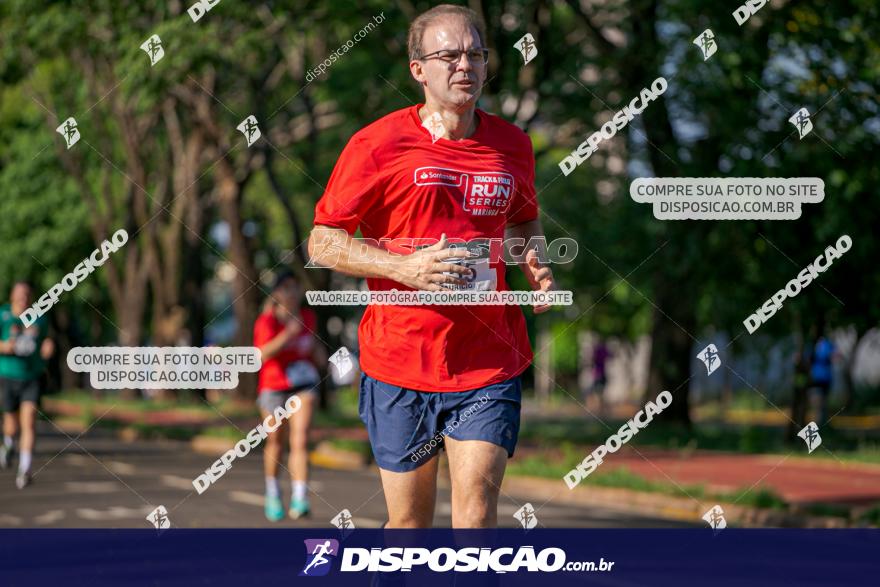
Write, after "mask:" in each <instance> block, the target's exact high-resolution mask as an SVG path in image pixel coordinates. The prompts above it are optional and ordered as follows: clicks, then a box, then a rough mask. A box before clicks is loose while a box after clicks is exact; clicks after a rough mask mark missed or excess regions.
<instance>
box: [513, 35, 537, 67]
mask: <svg viewBox="0 0 880 587" xmlns="http://www.w3.org/2000/svg"><path fill="white" fill-rule="evenodd" d="M513 47H514V49H518V50H519V52H520V53H522V56H523V59H524V60H525V63H523V65H528V64H529V62H530V61H531V60H532V59H534V58H535V57H537V56H538V45H537V44H536V43H535V37H533V36H532V34H531V33H526V34H525V35H523V37H522V38H521V39H520V40H519V41H517V42H516V43H514V44H513ZM532 51H534V53H532Z"/></svg>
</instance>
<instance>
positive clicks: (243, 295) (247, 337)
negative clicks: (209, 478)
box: [216, 159, 261, 399]
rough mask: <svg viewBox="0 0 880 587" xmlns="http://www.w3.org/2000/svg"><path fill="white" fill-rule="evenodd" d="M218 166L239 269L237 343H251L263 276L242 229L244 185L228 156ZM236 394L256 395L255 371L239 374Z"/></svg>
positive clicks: (235, 284)
mask: <svg viewBox="0 0 880 587" xmlns="http://www.w3.org/2000/svg"><path fill="white" fill-rule="evenodd" d="M216 169H217V180H216V181H217V194H218V199H219V210H220V215H221V216H222V218H223V220H225V221H226V223H227V224H228V225H229V250H228V254H229V261H230V263H232V265H233V266H234V267H235V268H236V272H235V278H234V279H233V281H232V296H233V300H234V301H233V303H232V305H233V311H234V313H235V320H236V324H237V326H238V327H237V329H236V333H235V345H236V346H251V345H252V344H253V326H254V322H255V321H256V319H257V315H258V314H259V308H260V296H261V290H260V287H259V281H258V280H259V276H258V275H257V270H256V268H255V267H254V262H253V255H252V254H251V250H250V245H249V243H248V242H247V238H246V237H245V235H244V233H243V232H242V218H241V185H240V184H239V183H238V182H237V181H236V180H235V175H234V174H233V171H232V168H231V167H230V166H229V163H228V162H227V161H226V160H225V159H221V160H220V161H219V162H218V163H217V167H216ZM236 395H237V397H238V398H240V399H247V398H252V397H256V376H255V374H254V373H240V374H239V386H238V389H237V390H236Z"/></svg>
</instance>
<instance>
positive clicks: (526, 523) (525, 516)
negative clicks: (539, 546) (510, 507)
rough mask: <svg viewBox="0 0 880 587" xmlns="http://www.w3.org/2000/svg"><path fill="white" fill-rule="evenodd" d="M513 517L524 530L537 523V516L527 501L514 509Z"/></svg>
mask: <svg viewBox="0 0 880 587" xmlns="http://www.w3.org/2000/svg"><path fill="white" fill-rule="evenodd" d="M513 517H514V518H516V519H517V520H519V523H520V524H522V527H523V528H525V529H526V530H531V529H532V528H534V527H535V526H537V525H538V518H537V516H535V508H533V507H532V504H530V503H527V504H525V505H523V506H522V507H521V508H519V509H518V510H516V513H515V514H513Z"/></svg>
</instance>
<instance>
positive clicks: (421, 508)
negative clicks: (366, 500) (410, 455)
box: [379, 456, 439, 528]
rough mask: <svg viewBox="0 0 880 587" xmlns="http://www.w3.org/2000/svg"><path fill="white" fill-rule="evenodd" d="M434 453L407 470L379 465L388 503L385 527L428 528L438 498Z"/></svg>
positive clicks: (386, 502) (432, 518)
mask: <svg viewBox="0 0 880 587" xmlns="http://www.w3.org/2000/svg"><path fill="white" fill-rule="evenodd" d="M438 461H439V459H438V458H437V457H436V456H435V457H433V458H432V459H431V460H429V461H428V462H427V463H425V464H424V465H422V466H421V467H419V468H418V469H416V470H415V471H409V472H407V473H395V472H393V471H386V470H385V469H379V472H380V473H381V475H382V489H383V490H384V491H385V504H386V505H387V506H388V523H387V524H386V525H385V527H386V528H430V527H431V524H432V523H433V521H434V504H435V502H436V499H437V462H438Z"/></svg>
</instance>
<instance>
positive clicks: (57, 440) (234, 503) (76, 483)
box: [0, 422, 690, 528]
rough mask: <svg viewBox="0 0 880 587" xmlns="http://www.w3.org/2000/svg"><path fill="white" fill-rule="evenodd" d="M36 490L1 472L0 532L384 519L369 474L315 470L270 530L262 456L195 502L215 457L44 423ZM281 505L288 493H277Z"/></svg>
mask: <svg viewBox="0 0 880 587" xmlns="http://www.w3.org/2000/svg"><path fill="white" fill-rule="evenodd" d="M37 442H38V444H37V450H36V454H35V456H34V467H33V470H34V472H35V475H34V482H33V484H32V485H30V486H29V487H27V488H25V489H24V490H18V489H16V487H15V484H14V473H13V471H12V470H6V471H0V528H144V527H149V526H150V523H149V522H148V521H147V520H146V516H147V515H148V514H149V513H150V512H152V511H153V510H154V508H156V507H157V506H159V505H162V506H164V507H165V509H166V510H167V512H168V518H169V519H170V521H171V525H172V527H181V528H218V527H219V528H240V527H244V528H260V527H279V526H280V527H284V526H286V527H331V523H330V520H331V519H332V518H333V517H334V516H335V515H336V514H337V513H338V512H340V511H341V510H342V509H348V510H349V511H350V512H351V514H352V518H353V522H354V525H355V527H362V528H375V527H379V526H381V525H382V523H383V522H384V521H385V519H386V514H385V501H384V496H383V494H382V489H381V485H380V481H379V475H378V472H377V470H376V469H375V468H370V469H367V470H363V471H336V470H329V469H321V468H313V470H312V481H311V487H312V493H311V503H312V509H313V513H312V516H311V517H310V518H308V519H306V520H299V521H293V520H284V521H283V522H279V523H275V524H273V523H270V522H268V521H267V520H266V519H265V518H264V517H263V502H262V492H263V474H262V460H261V459H262V457H261V454H260V452H259V450H255V451H253V452H251V453H250V454H249V455H248V456H247V457H244V458H240V459H236V460H235V461H234V464H233V467H232V469H231V470H229V471H228V472H227V473H226V474H225V475H224V476H223V477H222V478H221V479H219V480H218V481H217V482H216V483H215V484H214V485H212V486H211V487H209V488H208V489H207V491H205V492H204V493H203V494H201V495H199V494H197V493H196V492H195V490H194V489H193V486H192V479H194V478H195V477H196V476H197V475H198V474H199V473H201V472H203V471H204V470H205V469H206V468H208V467H209V466H210V465H211V463H212V462H213V461H214V459H215V458H216V457H211V456H210V455H204V454H199V453H196V452H194V451H192V450H191V449H190V447H189V444H188V443H183V442H173V441H158V442H157V441H136V442H123V441H121V440H118V439H117V438H116V437H115V436H114V435H113V434H112V433H110V432H109V431H105V430H98V429H93V430H90V431H88V432H87V433H86V434H85V435H84V436H82V437H79V438H78V437H77V434H76V433H71V434H69V435H66V434H65V433H62V432H61V431H59V430H58V429H56V428H54V426H53V425H52V424H50V423H48V422H39V423H38V439H37ZM282 491H283V493H284V496H285V503H286V500H287V499H289V496H290V486H289V484H288V483H282ZM527 501H530V500H529V496H527V495H513V496H512V495H502V497H501V502H500V505H499V524H500V525H501V526H509V527H518V525H519V522H518V521H517V520H516V519H515V518H514V517H513V513H514V512H516V511H517V510H518V509H519V508H520V506H522V505H523V504H524V503H526V502H527ZM437 504H438V505H437V513H436V516H435V520H434V523H435V525H436V526H439V527H449V526H450V524H451V518H450V505H449V490H448V489H445V488H442V487H441V489H440V490H439V494H438V502H437ZM534 505H535V506H536V507H539V510H538V512H537V517H538V521H539V524H540V526H543V527H582V528H586V527H593V528H596V527H598V528H636V527H642V528H644V527H655V528H659V527H684V526H688V525H690V524H683V523H680V522H672V521H668V520H663V519H659V518H653V517H650V516H643V515H639V514H634V513H628V512H626V511H624V510H612V509H607V508H598V507H581V506H571V505H565V504H556V503H547V504H544V505H541V506H539V500H536V501H535V503H534Z"/></svg>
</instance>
